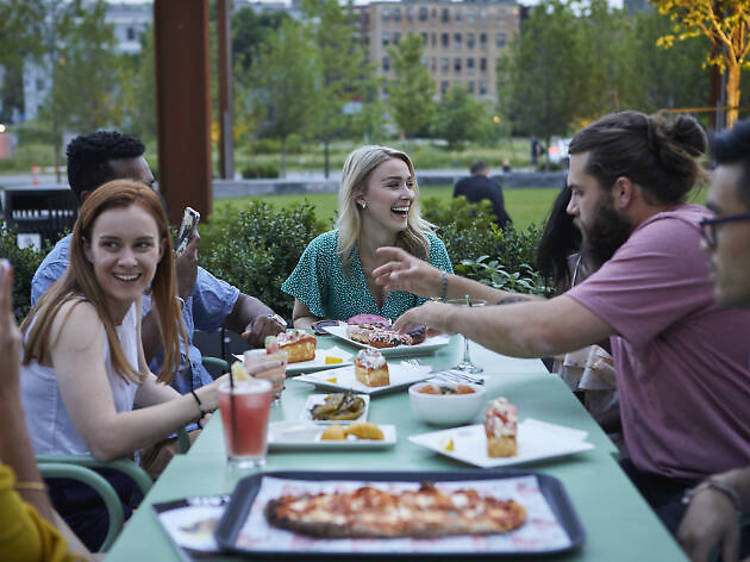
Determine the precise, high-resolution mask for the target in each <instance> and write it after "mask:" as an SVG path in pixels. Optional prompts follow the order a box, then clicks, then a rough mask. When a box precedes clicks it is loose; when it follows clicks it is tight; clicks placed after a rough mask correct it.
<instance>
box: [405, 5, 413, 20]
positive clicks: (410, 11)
mask: <svg viewBox="0 0 750 562" xmlns="http://www.w3.org/2000/svg"><path fill="white" fill-rule="evenodd" d="M406 21H409V22H411V21H414V8H412V7H411V6H409V7H408V8H406Z"/></svg>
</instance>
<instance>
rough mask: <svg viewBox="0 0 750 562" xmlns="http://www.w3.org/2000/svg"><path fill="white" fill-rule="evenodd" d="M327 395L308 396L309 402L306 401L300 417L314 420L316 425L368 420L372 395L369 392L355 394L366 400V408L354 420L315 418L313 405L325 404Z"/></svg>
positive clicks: (309, 420) (310, 420) (343, 423)
mask: <svg viewBox="0 0 750 562" xmlns="http://www.w3.org/2000/svg"><path fill="white" fill-rule="evenodd" d="M326 396H328V395H327V394H311V395H310V396H308V397H307V402H305V407H304V408H303V409H302V412H301V413H300V419H301V420H304V421H308V422H312V423H314V424H316V425H334V424H339V425H347V424H350V423H354V422H358V421H367V412H368V410H369V409H370V396H369V395H367V394H355V396H359V397H360V398H361V399H362V400H364V401H365V409H364V411H363V412H362V414H360V416H359V417H358V418H355V419H352V420H314V419H313V417H312V413H311V412H310V410H312V409H313V407H315V406H317V405H318V404H325V403H326Z"/></svg>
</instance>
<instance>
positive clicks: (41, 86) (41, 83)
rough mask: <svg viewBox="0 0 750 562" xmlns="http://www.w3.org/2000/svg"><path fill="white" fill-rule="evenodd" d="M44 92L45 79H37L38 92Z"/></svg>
mask: <svg viewBox="0 0 750 562" xmlns="http://www.w3.org/2000/svg"><path fill="white" fill-rule="evenodd" d="M42 90H44V78H37V79H36V91H37V92H41V91H42Z"/></svg>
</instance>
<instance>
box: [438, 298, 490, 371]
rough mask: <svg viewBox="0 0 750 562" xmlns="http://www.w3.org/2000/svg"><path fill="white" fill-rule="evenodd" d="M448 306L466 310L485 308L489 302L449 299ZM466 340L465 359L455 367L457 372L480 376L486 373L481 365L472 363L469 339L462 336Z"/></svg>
mask: <svg viewBox="0 0 750 562" xmlns="http://www.w3.org/2000/svg"><path fill="white" fill-rule="evenodd" d="M445 302H447V303H448V304H452V305H453V306H461V307H464V308H467V307H472V308H473V307H475V306H485V305H486V304H487V301H482V300H476V301H473V300H470V299H468V298H465V299H449V300H447V301H445ZM462 337H463V338H464V356H463V359H461V362H460V363H459V364H458V365H456V366H455V367H453V369H455V370H456V371H463V372H465V373H472V374H475V375H476V374H479V373H481V372H483V371H484V369H482V367H480V366H479V365H474V363H472V362H471V356H470V355H469V339H468V338H467V337H466V336H462Z"/></svg>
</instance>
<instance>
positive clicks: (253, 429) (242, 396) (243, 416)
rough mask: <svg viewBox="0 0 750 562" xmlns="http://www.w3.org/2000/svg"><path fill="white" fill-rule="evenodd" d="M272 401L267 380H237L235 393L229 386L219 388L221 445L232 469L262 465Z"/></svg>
mask: <svg viewBox="0 0 750 562" xmlns="http://www.w3.org/2000/svg"><path fill="white" fill-rule="evenodd" d="M272 398H273V394H272V392H271V383H270V382H268V381H266V380H257V379H252V380H249V381H236V382H235V383H234V393H231V388H230V386H229V383H224V384H222V385H221V387H219V409H220V410H221V422H222V424H223V425H224V442H225V443H226V447H227V458H228V459H229V464H230V465H231V466H233V467H236V468H252V467H257V466H262V465H263V464H265V462H266V449H267V445H268V440H267V437H268V415H269V411H270V408H271V399H272ZM232 414H234V419H232V418H233V415H232Z"/></svg>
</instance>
